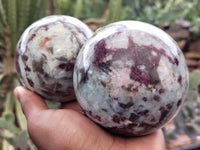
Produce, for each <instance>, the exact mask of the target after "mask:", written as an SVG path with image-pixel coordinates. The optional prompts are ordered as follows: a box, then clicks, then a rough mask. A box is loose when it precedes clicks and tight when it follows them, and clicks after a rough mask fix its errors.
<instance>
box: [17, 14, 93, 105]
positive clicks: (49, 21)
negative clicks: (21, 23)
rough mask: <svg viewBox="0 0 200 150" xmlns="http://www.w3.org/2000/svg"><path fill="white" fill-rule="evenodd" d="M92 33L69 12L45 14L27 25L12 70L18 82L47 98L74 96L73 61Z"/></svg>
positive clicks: (70, 98)
mask: <svg viewBox="0 0 200 150" xmlns="http://www.w3.org/2000/svg"><path fill="white" fill-rule="evenodd" d="M92 34H93V32H92V31H91V30H90V29H89V27H88V26H87V25H85V24H84V23H83V22H81V21H80V20H78V19H76V18H73V17H70V16H63V15H53V16H48V17H45V18H43V19H40V20H38V21H36V22H35V23H33V24H32V25H30V26H29V27H28V28H27V29H26V30H25V31H24V33H23V34H22V36H21V38H20V40H19V42H18V45H17V50H16V70H17V72H18V75H19V77H20V80H21V82H22V84H23V85H24V86H25V87H26V88H28V89H29V90H31V91H34V92H35V93H37V94H38V95H40V96H41V97H43V98H45V99H47V100H53V101H62V102H64V101H70V100H73V99H75V94H74V88H73V81H72V80H73V79H72V78H73V69H74V64H75V61H76V57H77V55H78V53H79V50H80V49H81V47H82V45H83V44H84V43H85V42H86V41H87V39H88V38H89V37H90V36H92Z"/></svg>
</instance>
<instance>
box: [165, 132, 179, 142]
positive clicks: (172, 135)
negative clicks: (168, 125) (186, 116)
mask: <svg viewBox="0 0 200 150" xmlns="http://www.w3.org/2000/svg"><path fill="white" fill-rule="evenodd" d="M166 137H167V139H168V140H176V139H177V134H176V132H175V130H174V129H168V130H166Z"/></svg>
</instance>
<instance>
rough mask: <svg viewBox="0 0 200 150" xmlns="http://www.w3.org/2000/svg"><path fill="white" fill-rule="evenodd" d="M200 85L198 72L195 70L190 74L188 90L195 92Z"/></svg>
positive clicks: (199, 73)
mask: <svg viewBox="0 0 200 150" xmlns="http://www.w3.org/2000/svg"><path fill="white" fill-rule="evenodd" d="M199 84H200V70H195V71H193V72H191V73H190V84H189V89H190V90H196V89H197V87H198V85H199Z"/></svg>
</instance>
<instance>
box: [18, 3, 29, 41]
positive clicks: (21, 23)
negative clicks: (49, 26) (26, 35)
mask: <svg viewBox="0 0 200 150" xmlns="http://www.w3.org/2000/svg"><path fill="white" fill-rule="evenodd" d="M30 1H31V0H20V1H17V2H18V36H17V37H19V36H20V35H21V33H22V32H23V31H24V30H25V28H26V27H27V26H28V24H27V23H28V19H29V13H30V3H31V2H30Z"/></svg>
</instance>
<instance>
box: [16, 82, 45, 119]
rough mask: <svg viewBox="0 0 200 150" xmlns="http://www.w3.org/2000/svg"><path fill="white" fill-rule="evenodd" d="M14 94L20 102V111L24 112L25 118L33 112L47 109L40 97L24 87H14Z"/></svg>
mask: <svg viewBox="0 0 200 150" xmlns="http://www.w3.org/2000/svg"><path fill="white" fill-rule="evenodd" d="M14 95H15V96H16V97H17V99H18V100H19V102H20V103H21V107H22V111H23V112H24V114H25V116H26V119H28V118H29V117H30V116H31V115H33V114H34V113H38V112H40V111H42V110H46V109H48V107H47V105H46V103H45V102H44V100H42V98H40V97H39V96H38V95H36V94H35V93H33V92H31V91H29V90H27V89H25V88H24V87H21V86H19V87H16V88H15V90H14Z"/></svg>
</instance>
